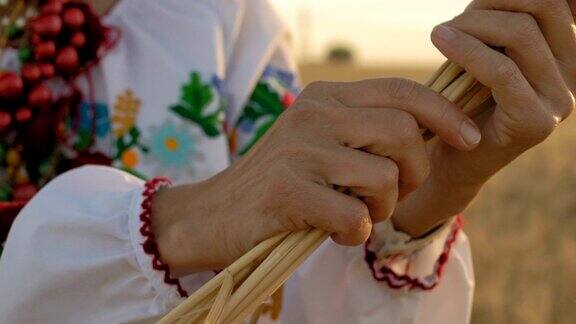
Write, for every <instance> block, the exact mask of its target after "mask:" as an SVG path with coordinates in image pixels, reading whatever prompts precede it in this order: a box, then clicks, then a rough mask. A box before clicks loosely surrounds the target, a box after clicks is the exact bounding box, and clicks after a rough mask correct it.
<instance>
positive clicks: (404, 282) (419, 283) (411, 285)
mask: <svg viewBox="0 0 576 324" xmlns="http://www.w3.org/2000/svg"><path fill="white" fill-rule="evenodd" d="M463 226H464V217H463V216H462V215H459V216H458V217H457V218H456V220H455V221H454V224H453V225H452V231H451V232H450V234H449V235H448V238H447V239H446V243H445V244H444V250H443V251H442V254H440V257H438V260H437V261H436V265H435V266H434V273H433V275H434V276H435V277H436V278H435V280H433V281H431V282H425V281H423V280H420V279H419V278H413V277H410V276H408V275H401V274H398V273H396V272H394V270H392V269H390V268H389V267H387V266H382V267H381V268H380V269H377V268H376V264H375V263H376V260H377V259H378V257H377V256H376V252H374V251H372V250H370V247H369V244H370V241H368V242H366V244H365V245H364V252H365V256H364V260H366V262H367V263H368V266H369V267H370V271H372V276H373V277H374V279H376V280H377V281H383V282H386V284H388V286H389V287H390V288H392V289H402V288H408V289H410V290H413V289H421V290H432V289H434V288H435V287H436V286H437V285H438V283H439V282H440V278H441V277H442V274H443V273H444V268H445V267H446V263H448V259H449V258H450V251H451V250H452V246H453V245H454V242H455V241H456V238H457V237H458V233H459V232H460V230H461V229H462V227H463Z"/></svg>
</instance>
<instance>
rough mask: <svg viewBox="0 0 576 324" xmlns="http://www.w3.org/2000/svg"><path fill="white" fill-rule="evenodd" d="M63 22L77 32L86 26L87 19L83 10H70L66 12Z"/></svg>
mask: <svg viewBox="0 0 576 324" xmlns="http://www.w3.org/2000/svg"><path fill="white" fill-rule="evenodd" d="M62 20H64V24H65V25H66V27H68V28H70V29H74V30H75V29H79V28H81V27H82V26H83V25H84V21H85V17H84V13H83V12H82V10H80V9H78V8H70V9H66V11H64V14H63V15H62Z"/></svg>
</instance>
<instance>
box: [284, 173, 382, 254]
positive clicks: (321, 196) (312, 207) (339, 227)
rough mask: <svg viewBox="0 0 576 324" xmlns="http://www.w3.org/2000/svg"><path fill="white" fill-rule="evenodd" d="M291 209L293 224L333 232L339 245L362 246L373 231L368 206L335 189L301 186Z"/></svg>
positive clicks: (312, 183)
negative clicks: (303, 224) (301, 224)
mask: <svg viewBox="0 0 576 324" xmlns="http://www.w3.org/2000/svg"><path fill="white" fill-rule="evenodd" d="M299 189H300V190H298V193H296V194H295V196H294V198H295V200H294V202H295V204H293V205H292V206H293V207H294V208H290V209H289V210H288V215H287V217H289V218H290V219H292V220H291V221H292V222H297V223H298V222H301V223H305V224H307V225H309V226H312V227H315V228H321V229H323V230H325V231H327V232H329V233H332V238H333V239H334V241H335V242H336V243H338V244H342V245H359V244H362V243H364V242H365V241H366V240H367V239H368V237H370V232H371V231H372V220H371V218H370V211H369V209H368V206H366V204H365V203H364V202H362V201H361V200H360V199H357V198H355V197H351V196H349V195H346V194H343V193H340V192H338V191H336V190H334V189H331V188H328V187H326V186H323V185H320V184H317V183H314V182H306V183H302V184H301V185H300V188H299Z"/></svg>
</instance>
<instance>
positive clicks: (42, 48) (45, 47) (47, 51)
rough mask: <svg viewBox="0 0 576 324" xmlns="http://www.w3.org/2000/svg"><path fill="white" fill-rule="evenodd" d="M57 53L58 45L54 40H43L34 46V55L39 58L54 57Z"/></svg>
mask: <svg viewBox="0 0 576 324" xmlns="http://www.w3.org/2000/svg"><path fill="white" fill-rule="evenodd" d="M54 54H56V45H54V42H51V41H47V42H42V43H40V44H38V45H36V47H34V56H35V57H36V59H37V60H45V59H49V58H52V57H53V56H54Z"/></svg>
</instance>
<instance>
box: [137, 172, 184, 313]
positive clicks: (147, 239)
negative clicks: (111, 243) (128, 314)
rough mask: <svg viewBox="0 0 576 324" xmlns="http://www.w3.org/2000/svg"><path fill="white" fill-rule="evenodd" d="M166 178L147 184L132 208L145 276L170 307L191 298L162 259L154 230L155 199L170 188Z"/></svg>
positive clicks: (139, 254) (140, 264)
mask: <svg viewBox="0 0 576 324" xmlns="http://www.w3.org/2000/svg"><path fill="white" fill-rule="evenodd" d="M169 185H170V181H169V180H167V179H165V178H154V179H152V180H150V181H148V182H146V184H145V186H144V190H143V191H142V192H141V194H139V195H137V196H135V197H134V199H133V201H132V206H131V208H130V239H131V242H132V245H133V248H134V250H135V251H136V259H137V261H138V264H139V266H140V267H141V269H142V271H143V273H144V274H145V275H146V277H147V278H148V279H149V280H150V282H151V283H152V285H153V287H154V289H155V290H156V291H157V293H158V295H159V297H160V298H162V299H164V300H165V301H166V303H168V304H170V305H177V304H178V303H179V302H180V301H181V299H182V298H185V297H188V293H187V291H186V290H185V289H184V288H183V287H182V285H181V284H180V280H178V279H176V278H173V277H172V276H171V274H170V268H169V267H168V265H167V264H165V263H164V262H162V260H161V259H160V252H159V250H158V246H157V245H156V239H155V237H154V233H153V232H152V229H151V216H152V198H153V197H154V194H155V193H156V192H158V191H159V190H161V189H162V188H164V187H166V186H169Z"/></svg>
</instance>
